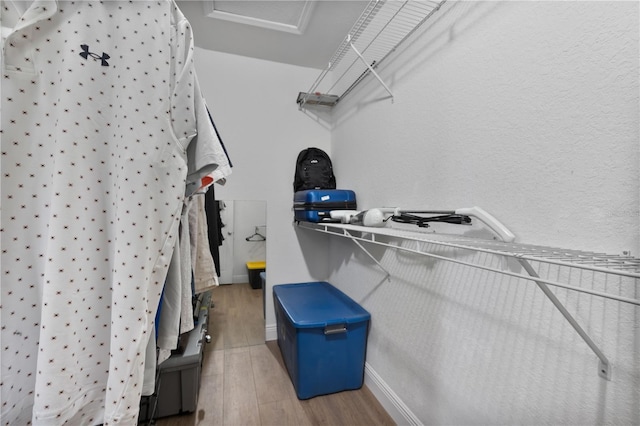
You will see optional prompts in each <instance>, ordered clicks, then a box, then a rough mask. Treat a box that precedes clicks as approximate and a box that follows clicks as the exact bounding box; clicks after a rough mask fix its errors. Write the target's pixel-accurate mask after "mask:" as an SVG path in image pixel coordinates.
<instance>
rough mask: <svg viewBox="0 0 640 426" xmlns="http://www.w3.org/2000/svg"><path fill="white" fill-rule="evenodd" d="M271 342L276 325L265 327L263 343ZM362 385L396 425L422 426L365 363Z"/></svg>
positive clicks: (276, 333) (276, 330)
mask: <svg viewBox="0 0 640 426" xmlns="http://www.w3.org/2000/svg"><path fill="white" fill-rule="evenodd" d="M271 340H278V326H277V325H276V324H266V325H265V341H267V342H268V341H271ZM364 383H365V384H366V385H367V387H368V388H369V390H370V391H371V393H372V394H373V396H375V397H376V399H377V400H378V402H380V405H382V407H383V408H384V409H385V410H386V411H387V413H388V414H389V415H390V416H391V418H392V419H393V421H394V422H396V423H397V424H398V425H411V426H423V424H422V422H421V421H420V419H418V417H417V416H416V415H415V414H413V412H412V411H411V410H410V409H409V407H407V406H406V405H405V403H404V402H402V400H401V399H400V397H399V396H398V395H397V394H396V393H395V392H394V391H393V390H392V389H391V388H390V387H389V385H387V383H386V382H385V381H384V380H382V377H380V376H379V375H378V373H376V372H375V370H374V369H373V368H372V367H371V365H369V364H368V363H366V362H365V364H364Z"/></svg>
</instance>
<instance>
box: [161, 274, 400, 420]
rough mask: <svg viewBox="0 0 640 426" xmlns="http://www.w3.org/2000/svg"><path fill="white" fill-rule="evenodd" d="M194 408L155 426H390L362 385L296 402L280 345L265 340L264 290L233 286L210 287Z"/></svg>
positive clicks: (166, 418) (378, 406) (382, 412)
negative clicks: (210, 303)
mask: <svg viewBox="0 0 640 426" xmlns="http://www.w3.org/2000/svg"><path fill="white" fill-rule="evenodd" d="M212 300H213V303H214V307H213V308H212V309H211V312H210V320H209V333H210V334H211V337H212V340H211V343H210V344H208V345H207V347H206V349H205V355H204V363H203V368H202V380H201V383H200V396H199V398H198V408H197V410H196V412H194V413H191V414H184V415H178V416H172V417H165V418H162V419H158V420H157V421H156V425H158V426H187V425H188V426H192V425H199V426H209V425H224V426H254V425H256V426H265V425H274V426H286V425H292V426H310V425H331V426H352V425H353V426H355V425H367V426H370V425H394V424H395V423H394V422H393V420H392V419H391V417H390V416H389V415H388V414H387V413H386V412H385V410H384V409H383V408H382V407H381V406H380V404H379V403H378V401H377V400H376V399H375V397H374V396H373V395H372V394H371V392H370V391H369V389H367V387H366V386H363V387H362V388H361V389H359V390H355V391H344V392H338V393H335V394H331V395H324V396H317V397H315V398H311V399H308V400H303V401H301V400H299V399H298V398H297V396H296V393H295V389H294V387H293V384H292V383H291V380H290V379H289V375H288V373H287V370H286V367H285V366H284V362H283V360H282V357H281V355H280V349H279V347H278V343H277V342H275V341H271V342H266V343H265V342H264V319H263V311H262V290H254V289H252V288H251V286H250V285H249V284H232V285H225V286H220V287H217V288H215V289H214V290H213V297H212Z"/></svg>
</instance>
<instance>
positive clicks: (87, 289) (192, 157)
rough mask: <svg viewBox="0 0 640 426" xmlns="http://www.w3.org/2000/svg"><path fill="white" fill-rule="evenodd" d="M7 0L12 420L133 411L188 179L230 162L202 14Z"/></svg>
mask: <svg viewBox="0 0 640 426" xmlns="http://www.w3.org/2000/svg"><path fill="white" fill-rule="evenodd" d="M1 7H2V9H1V10H2V27H3V31H2V34H3V70H2V74H3V78H2V92H1V96H2V159H1V161H2V164H1V170H2V183H1V184H2V230H1V232H2V259H1V262H2V289H1V291H2V295H1V296H2V299H1V300H2V309H1V311H2V314H1V315H2V318H1V320H2V331H1V336H0V337H1V339H2V359H1V363H2V379H1V387H2V389H1V398H2V409H1V410H2V411H1V416H2V423H3V424H11V425H13V424H16V425H18V424H27V423H28V422H33V424H36V425H38V424H40V425H42V424H47V425H49V424H62V423H64V422H67V423H68V424H74V425H76V424H105V425H112V424H127V425H130V424H135V423H136V420H137V415H138V407H139V400H140V394H141V392H142V378H143V371H144V363H145V362H144V359H145V350H146V346H147V342H148V340H149V336H150V333H153V327H154V317H155V313H156V309H157V306H158V300H159V297H160V294H161V291H162V287H163V284H164V280H165V276H166V272H167V268H168V265H169V261H170V259H171V256H172V251H173V248H174V246H175V245H176V244H175V243H176V238H177V231H178V223H179V221H180V213H181V210H182V205H183V200H184V195H185V187H187V186H188V185H189V184H190V183H192V182H194V183H195V182H199V180H200V177H201V176H204V175H206V174H209V173H211V172H212V171H213V169H215V168H216V167H217V170H218V172H219V173H220V174H222V175H228V174H229V173H230V169H229V167H228V162H227V158H226V156H225V155H224V152H223V151H222V149H221V147H220V144H219V142H218V140H217V137H216V134H215V131H214V130H213V128H212V125H211V123H210V120H209V119H208V117H207V112H206V108H205V106H204V100H203V99H202V96H201V93H200V89H199V86H198V81H197V78H196V75H195V73H194V66H193V43H192V33H191V28H190V26H189V23H188V22H187V21H186V20H185V18H184V16H183V15H182V13H181V12H180V11H179V10H178V8H177V7H176V5H175V4H174V2H173V1H170V0H160V1H153V2H146V1H145V2H138V1H134V2H127V3H125V2H115V1H106V2H92V1H76V2H63V1H43V0H36V1H34V2H33V4H31V6H30V7H29V9H28V10H26V12H24V14H21V13H20V11H19V10H18V9H17V8H15V7H14V5H13V3H12V2H9V1H2V6H1ZM196 135H197V138H196Z"/></svg>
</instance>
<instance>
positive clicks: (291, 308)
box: [273, 281, 371, 328]
mask: <svg viewBox="0 0 640 426" xmlns="http://www.w3.org/2000/svg"><path fill="white" fill-rule="evenodd" d="M273 294H274V297H275V298H276V299H277V300H279V301H280V305H281V306H282V308H283V310H284V312H285V313H286V315H287V316H288V317H289V319H290V320H291V322H292V323H293V324H294V325H295V326H296V327H298V328H313V327H325V326H327V325H333V324H352V323H358V322H363V321H368V320H369V319H370V318H371V315H370V314H369V312H367V311H366V310H365V309H364V308H363V307H362V306H360V305H359V304H358V303H356V302H355V301H354V300H353V299H351V298H350V297H349V296H347V295H346V294H344V293H343V292H341V291H340V290H338V289H337V288H335V287H334V286H332V285H331V284H329V283H328V282H325V281H316V282H309V283H297V284H279V285H275V286H273Z"/></svg>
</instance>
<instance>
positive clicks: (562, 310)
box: [518, 259, 611, 380]
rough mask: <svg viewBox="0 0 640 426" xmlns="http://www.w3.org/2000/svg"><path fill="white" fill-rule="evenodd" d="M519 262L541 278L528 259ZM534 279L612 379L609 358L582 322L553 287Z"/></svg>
mask: <svg viewBox="0 0 640 426" xmlns="http://www.w3.org/2000/svg"><path fill="white" fill-rule="evenodd" d="M518 262H519V263H520V265H522V267H523V268H524V269H525V271H527V273H528V274H529V275H530V276H531V277H533V278H540V276H539V275H538V274H537V273H536V271H535V270H534V269H533V267H532V266H531V264H530V263H529V262H527V261H526V259H518ZM534 281H535V283H536V284H537V285H538V287H540V290H542V292H543V293H544V294H545V296H547V298H548V299H549V300H550V301H551V303H553V305H554V306H555V307H556V308H557V309H558V310H559V311H560V313H561V314H562V316H563V317H564V318H565V319H566V320H567V321H568V322H569V324H571V327H573V329H574V330H575V331H576V333H578V334H579V335H580V337H581V338H582V340H584V342H585V343H586V344H587V345H588V346H589V348H591V350H592V351H593V353H595V354H596V356H597V357H598V358H599V359H600V362H599V365H598V375H599V376H600V377H602V378H604V379H606V380H611V366H610V364H609V360H608V359H607V357H606V356H605V355H604V353H602V351H601V350H600V348H599V347H598V345H596V344H595V343H594V342H593V340H591V337H589V335H588V334H587V332H586V331H584V329H583V328H582V327H580V324H578V322H577V321H576V320H575V318H573V316H572V315H571V314H570V313H569V311H567V308H565V307H564V305H563V304H562V302H560V300H558V298H557V297H556V295H555V294H554V293H553V292H552V291H551V289H549V286H547V285H546V284H545V283H543V282H540V281H537V280H535V279H534Z"/></svg>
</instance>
